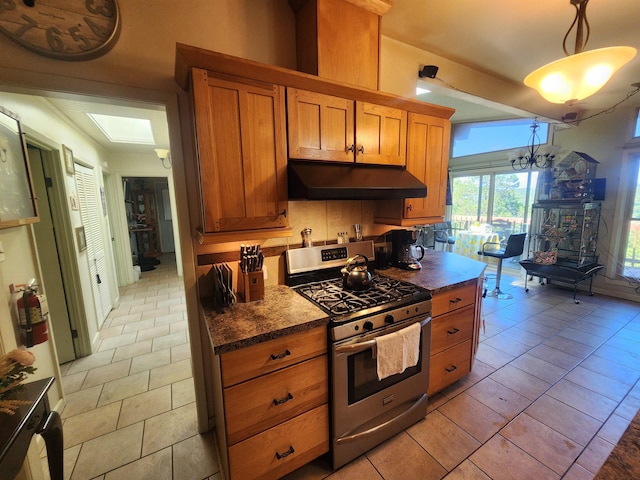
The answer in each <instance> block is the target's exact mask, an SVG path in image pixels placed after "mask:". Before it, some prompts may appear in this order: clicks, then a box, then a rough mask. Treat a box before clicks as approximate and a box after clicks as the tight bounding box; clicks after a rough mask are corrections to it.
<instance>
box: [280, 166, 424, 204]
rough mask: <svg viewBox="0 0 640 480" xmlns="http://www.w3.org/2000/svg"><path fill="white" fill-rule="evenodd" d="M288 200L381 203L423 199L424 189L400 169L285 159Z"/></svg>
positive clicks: (422, 185)
mask: <svg viewBox="0 0 640 480" xmlns="http://www.w3.org/2000/svg"><path fill="white" fill-rule="evenodd" d="M288 174H289V175H288V176H289V198H291V199H296V198H304V199H308V200H382V199H392V198H423V197H426V196H427V186H426V185H425V184H424V183H422V182H421V181H420V180H418V179H417V178H416V177H414V176H413V175H412V174H410V173H409V172H407V170H406V169H405V168H403V167H396V166H385V165H363V164H358V163H326V162H309V161H302V160H289V171H288Z"/></svg>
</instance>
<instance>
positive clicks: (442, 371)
mask: <svg viewBox="0 0 640 480" xmlns="http://www.w3.org/2000/svg"><path fill="white" fill-rule="evenodd" d="M470 371H471V340H467V341H466V342H464V343H461V344H460V345H456V346H455V347H452V348H450V349H448V350H445V351H444V352H441V353H438V354H437V355H433V356H432V357H431V365H430V367H429V392H428V393H429V395H433V394H434V393H436V392H439V391H440V390H442V389H443V388H445V387H447V386H448V385H451V384H452V383H453V382H455V381H456V380H460V379H461V378H462V377H464V376H465V375H466V374H468V373H469V372H470Z"/></svg>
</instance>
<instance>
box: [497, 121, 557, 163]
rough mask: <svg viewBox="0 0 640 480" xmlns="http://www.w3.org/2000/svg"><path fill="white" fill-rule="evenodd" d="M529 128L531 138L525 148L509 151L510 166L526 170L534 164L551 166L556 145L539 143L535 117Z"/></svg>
mask: <svg viewBox="0 0 640 480" xmlns="http://www.w3.org/2000/svg"><path fill="white" fill-rule="evenodd" d="M529 128H531V138H530V139H529V145H528V146H527V148H520V149H518V150H514V151H512V152H510V153H509V161H510V162H511V168H513V169H514V170H526V169H527V168H533V167H534V166H536V167H538V168H549V167H551V164H552V163H553V159H554V158H555V156H556V153H557V152H558V150H559V149H558V147H556V146H555V145H544V146H541V145H540V137H539V136H538V129H539V128H540V124H539V123H538V119H537V118H536V119H534V120H533V123H532V124H531V127H529Z"/></svg>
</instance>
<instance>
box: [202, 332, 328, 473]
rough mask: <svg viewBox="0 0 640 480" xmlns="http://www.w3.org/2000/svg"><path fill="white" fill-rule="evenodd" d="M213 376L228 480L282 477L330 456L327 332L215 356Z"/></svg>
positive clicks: (295, 335)
mask: <svg viewBox="0 0 640 480" xmlns="http://www.w3.org/2000/svg"><path fill="white" fill-rule="evenodd" d="M213 370H214V371H213V373H214V375H213V380H214V407H215V414H216V430H217V432H216V433H217V437H218V442H219V445H220V453H221V455H222V457H223V458H222V464H223V469H224V470H225V473H226V475H225V476H226V478H229V479H230V480H247V479H253V478H273V479H276V478H280V477H282V476H283V475H286V474H287V473H289V472H292V471H293V470H295V469H297V468H299V467H301V466H302V465H304V464H306V463H308V462H310V461H311V460H313V459H314V458H316V457H319V456H320V455H322V454H324V453H326V452H328V451H329V414H328V411H329V407H328V401H329V368H328V360H327V334H326V327H319V328H314V329H312V330H309V331H306V332H299V333H294V334H291V335H288V336H284V337H280V338H276V339H273V340H269V341H266V342H262V343H258V344H256V345H252V346H249V347H246V348H241V349H238V350H235V351H232V352H228V353H223V354H221V355H214V356H213Z"/></svg>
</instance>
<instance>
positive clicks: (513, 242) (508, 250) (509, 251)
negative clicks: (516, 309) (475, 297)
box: [478, 233, 527, 300]
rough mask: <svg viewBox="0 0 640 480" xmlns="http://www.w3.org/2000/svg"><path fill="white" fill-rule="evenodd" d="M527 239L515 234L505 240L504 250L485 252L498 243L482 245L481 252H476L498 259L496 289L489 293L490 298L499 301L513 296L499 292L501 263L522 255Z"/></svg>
mask: <svg viewBox="0 0 640 480" xmlns="http://www.w3.org/2000/svg"><path fill="white" fill-rule="evenodd" d="M526 237H527V234H526V233H516V234H513V235H509V238H508V240H507V245H506V246H505V247H504V248H499V249H497V250H487V248H486V247H487V246H488V245H498V246H500V245H501V244H500V243H496V242H486V243H484V244H483V245H482V250H480V251H479V252H478V255H483V256H485V257H492V258H497V259H498V272H497V273H496V288H495V289H494V290H493V292H491V296H492V297H496V298H499V299H501V300H507V299H509V298H513V295H511V294H509V293H504V292H503V291H502V290H500V278H501V276H502V261H503V260H504V259H505V258H512V257H519V256H520V255H522V252H523V251H524V240H525V238H526Z"/></svg>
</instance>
